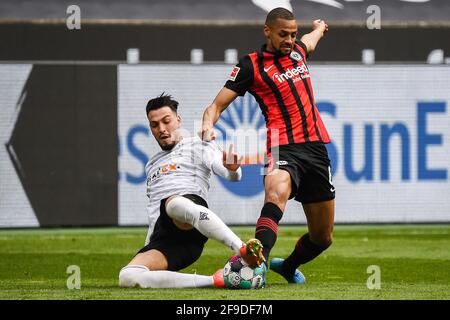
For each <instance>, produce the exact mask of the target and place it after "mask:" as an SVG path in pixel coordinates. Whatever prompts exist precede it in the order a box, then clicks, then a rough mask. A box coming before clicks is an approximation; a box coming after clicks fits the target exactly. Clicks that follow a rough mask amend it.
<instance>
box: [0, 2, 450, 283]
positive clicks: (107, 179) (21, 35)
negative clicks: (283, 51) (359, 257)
mask: <svg viewBox="0 0 450 320" xmlns="http://www.w3.org/2000/svg"><path fill="white" fill-rule="evenodd" d="M74 4H75V5H76V6H78V7H77V8H79V14H80V17H81V20H80V21H78V22H80V27H81V28H79V29H78V28H77V27H76V23H77V20H76V19H77V17H78V16H77V12H78V11H77V10H78V9H77V8H74V7H70V5H74ZM280 5H282V6H291V8H292V9H293V11H294V14H295V15H296V18H297V21H298V22H299V30H300V34H303V33H306V32H309V31H310V30H311V23H312V20H313V19H316V18H321V19H324V20H325V21H326V22H327V23H328V24H329V26H330V32H329V33H328V34H327V35H326V36H325V38H324V39H322V41H321V42H320V43H319V47H318V48H317V50H316V52H314V53H313V54H312V55H311V57H310V59H309V66H310V69H311V72H312V82H313V87H314V92H315V99H316V103H317V105H318V108H319V109H320V112H321V114H322V117H323V118H324V121H325V124H326V125H327V128H328V130H329V132H330V134H331V137H332V140H333V143H332V144H330V145H328V146H327V148H328V150H329V153H330V157H331V159H332V164H333V175H334V184H335V186H336V190H337V193H336V195H337V196H336V197H337V200H336V223H337V224H361V223H364V224H366V223H370V224H379V223H383V224H385V223H395V224H398V223H400V224H407V223H432V224H443V229H440V230H441V231H442V230H444V231H443V232H444V233H440V234H441V235H443V237H444V239H445V240H446V241H448V237H449V236H448V225H447V224H448V223H449V222H450V198H449V197H448V194H449V191H450V180H449V179H450V178H449V170H450V166H449V163H450V162H449V161H448V155H449V154H450V110H449V108H448V103H449V101H450V42H449V41H448V39H450V20H449V18H448V13H449V12H450V3H449V2H448V1H445V0H430V1H426V0H425V1H412V0H409V1H408V0H395V1H389V0H374V1H365V0H361V1H355V0H352V1H350V0H339V1H333V0H293V1H281V0H280V1H256V0H255V1H250V0H248V1H238V0H231V1H206V0H187V1H181V0H177V1H159V0H155V1H144V0H133V1H121V0H111V1H102V0H96V1H87V0H78V1H76V2H68V1H57V0H42V1H39V2H35V1H13V0H3V1H1V2H0V140H1V141H0V142H1V144H0V145H1V147H0V228H3V229H9V228H46V227H87V226H89V227H105V226H108V227H115V226H144V227H145V226H146V223H147V214H146V211H145V205H146V200H147V198H146V195H145V171H144V166H145V163H146V161H147V160H148V159H149V158H151V156H152V154H154V153H155V152H157V151H158V146H157V144H156V143H155V141H154V140H153V138H152V137H151V133H150V131H149V128H148V124H147V121H146V118H145V113H144V109H145V108H144V106H145V104H146V102H147V100H148V99H149V98H151V97H154V96H156V95H158V94H160V93H161V92H163V91H165V92H167V93H169V94H171V95H173V96H174V97H175V98H176V99H177V100H178V101H179V102H180V109H179V112H180V114H181V116H182V117H183V119H184V127H185V128H186V129H188V130H189V131H190V132H192V133H194V132H195V131H196V130H198V128H199V125H200V121H201V114H202V111H203V110H204V108H205V107H206V106H207V105H208V103H210V102H211V101H212V99H213V98H214V95H215V94H216V93H217V92H218V90H219V89H220V88H221V87H222V86H223V84H224V83H225V81H226V79H227V77H228V75H229V73H230V72H231V70H232V66H233V65H234V64H235V63H236V62H237V59H238V58H239V57H241V56H243V55H244V54H246V53H248V52H250V51H252V50H258V49H259V48H260V46H261V45H262V44H263V43H264V38H263V35H262V25H263V22H264V18H265V16H266V13H267V10H268V9H270V8H269V7H270V6H272V7H276V6H280ZM374 5H375V7H374ZM377 8H379V9H381V29H378V28H376V27H375V28H374V23H375V25H376V22H377V21H376V20H374V19H376V12H377ZM227 110H228V111H227V112H226V113H225V114H224V116H223V117H222V120H221V121H220V122H219V124H218V126H217V129H218V131H219V133H220V139H219V142H221V143H224V144H227V143H231V142H232V143H234V145H235V146H237V149H238V151H239V152H240V153H241V154H244V155H245V156H246V157H247V159H250V160H251V159H253V160H254V159H258V158H259V157H260V156H261V154H262V153H263V152H264V141H265V134H264V123H263V117H262V115H261V114H260V111H259V109H258V107H257V104H256V102H255V101H254V99H253V98H252V97H251V96H250V95H249V94H248V93H247V94H246V96H244V97H242V98H239V99H238V100H236V102H235V103H233V104H232V105H231V106H230V107H229V108H228V109H227ZM227 129H228V131H227ZM229 129H233V130H235V131H234V132H232V131H229ZM236 132H237V133H236ZM243 137H244V138H243ZM209 202H210V206H211V208H212V209H213V210H214V211H215V212H217V213H218V215H219V216H220V217H222V219H223V220H224V221H225V222H227V223H228V224H230V225H247V226H253V225H254V224H255V221H256V219H257V217H258V216H259V210H260V208H261V205H262V203H263V186H262V177H261V175H260V165H259V164H258V163H254V162H253V163H252V164H251V165H248V166H246V167H245V168H244V180H243V182H242V183H239V184H236V185H230V184H228V183H226V181H222V180H221V179H220V178H218V177H213V178H212V187H211V193H210V198H209ZM283 223H284V224H295V225H297V224H304V223H305V218H304V215H303V213H302V211H301V207H300V206H299V204H298V203H289V205H288V207H287V210H286V213H285V216H284V218H283V220H282V224H283ZM250 229H251V228H250ZM250 229H249V230H250ZM441 231H439V232H441ZM5 232H7V231H6V230H3V233H4V235H5V237H7V233H5ZM30 232H31V231H30ZM124 232H125V233H126V232H128V231H126V230H125V229H124ZM439 232H438V233H439ZM119 233H120V231H119ZM0 234H1V232H0ZM30 234H31V233H30ZM143 240H144V236H142V241H143ZM445 257H446V258H445ZM445 257H444V261H446V263H447V266H448V263H449V260H448V256H445ZM445 277H447V278H446V279H447V285H448V272H447V275H446V276H445Z"/></svg>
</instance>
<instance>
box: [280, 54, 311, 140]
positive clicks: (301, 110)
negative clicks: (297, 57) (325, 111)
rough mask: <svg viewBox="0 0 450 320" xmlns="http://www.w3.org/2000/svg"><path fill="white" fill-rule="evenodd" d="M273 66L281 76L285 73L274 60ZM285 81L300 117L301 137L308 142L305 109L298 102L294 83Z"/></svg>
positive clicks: (288, 80)
mask: <svg viewBox="0 0 450 320" xmlns="http://www.w3.org/2000/svg"><path fill="white" fill-rule="evenodd" d="M274 64H275V66H276V67H277V69H278V71H279V72H280V73H281V74H283V73H285V72H286V70H285V69H284V68H283V66H282V65H281V63H280V61H279V60H278V59H275V60H274ZM294 66H295V65H294ZM295 67H296V66H295ZM286 81H287V83H288V84H289V88H291V92H292V95H293V96H294V99H295V103H296V104H297V107H298V110H299V112H300V117H301V118H302V119H301V121H302V128H303V137H304V139H305V142H309V132H308V126H307V119H306V114H305V107H304V106H303V104H302V101H301V100H300V96H299V95H298V92H297V88H296V87H295V84H294V81H292V79H291V78H286Z"/></svg>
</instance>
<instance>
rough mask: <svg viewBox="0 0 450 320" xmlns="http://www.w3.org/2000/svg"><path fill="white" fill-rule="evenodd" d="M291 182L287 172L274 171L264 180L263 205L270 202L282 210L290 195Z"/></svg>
mask: <svg viewBox="0 0 450 320" xmlns="http://www.w3.org/2000/svg"><path fill="white" fill-rule="evenodd" d="M291 188H292V181H291V176H290V174H289V172H287V171H286V170H281V169H275V170H273V171H272V172H271V173H270V174H268V175H266V176H265V178H264V192H265V197H264V203H268V202H272V203H275V204H276V205H278V206H279V207H280V209H281V210H284V207H285V205H286V202H287V201H288V199H289V196H290V194H291Z"/></svg>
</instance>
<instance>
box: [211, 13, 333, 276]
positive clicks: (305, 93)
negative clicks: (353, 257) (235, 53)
mask: <svg viewBox="0 0 450 320" xmlns="http://www.w3.org/2000/svg"><path fill="white" fill-rule="evenodd" d="M327 31H328V25H327V24H326V23H325V22H324V21H322V20H315V21H314V22H313V31H312V32H310V33H308V34H305V35H303V36H302V37H301V40H300V41H298V40H297V34H298V30H297V23H296V21H295V18H294V15H293V14H292V13H291V12H290V11H289V10H286V9H284V8H276V9H274V10H272V11H271V12H269V14H268V15H267V18H266V22H265V25H264V35H265V37H266V40H267V41H266V44H265V45H264V46H263V47H262V49H261V51H259V52H252V53H250V54H247V55H246V56H244V57H243V58H242V59H241V60H240V61H239V63H238V64H237V65H236V66H235V67H234V69H233V71H232V72H231V75H230V78H229V80H228V81H227V82H226V84H225V86H224V88H222V89H221V91H220V92H219V94H218V95H217V97H216V98H215V99H214V101H213V103H212V104H211V105H210V106H209V107H208V108H206V110H205V112H204V114H203V124H202V136H203V139H204V140H212V139H215V132H214V129H213V126H214V124H215V123H216V122H217V121H218V119H219V117H220V114H221V113H222V112H223V111H224V110H225V109H226V108H227V106H228V105H229V104H230V103H231V102H232V101H233V100H234V99H236V98H237V97H238V96H242V95H244V94H245V92H247V91H248V92H249V93H250V94H252V95H253V96H254V97H255V99H256V101H257V102H258V104H259V106H260V108H261V111H262V113H263V115H264V117H265V119H266V127H267V157H266V158H267V162H266V168H267V169H268V173H267V174H266V175H265V176H264V191H265V199H264V206H263V208H262V210H261V216H260V218H259V219H258V221H257V224H256V232H255V233H256V235H255V236H256V238H257V239H259V240H260V241H261V242H262V244H263V246H264V249H263V254H264V256H265V258H266V261H269V260H268V256H269V253H270V250H271V249H272V247H273V246H274V245H275V242H276V239H277V234H278V223H279V221H280V220H281V218H282V216H283V211H284V210H285V206H286V203H287V201H288V200H289V199H292V198H294V199H295V200H297V201H299V202H301V203H302V206H303V209H304V212H305V215H306V219H307V223H308V233H306V234H304V235H303V236H302V237H300V239H299V240H298V242H297V244H296V246H295V248H294V250H293V251H292V253H291V254H290V256H289V257H287V258H286V259H280V258H274V259H272V260H271V261H270V266H269V267H270V269H272V270H274V271H275V272H277V273H279V274H281V275H282V276H283V277H284V278H285V279H286V280H287V281H288V282H289V283H298V284H301V283H304V282H305V278H304V276H303V274H302V273H301V272H300V271H299V270H298V269H297V268H298V267H299V266H300V265H302V264H305V263H307V262H309V261H311V260H312V259H314V258H315V257H317V256H318V255H319V254H320V253H321V252H323V251H324V250H325V249H327V248H328V247H329V246H330V245H331V242H332V233H333V224H334V197H335V189H334V186H333V184H332V180H331V170H330V160H329V157H328V153H327V150H326V148H325V144H326V143H329V142H330V138H329V136H328V133H327V130H326V129H325V126H324V124H323V122H322V119H321V117H320V115H319V112H318V110H317V108H316V105H315V102H314V95H313V90H312V86H311V79H310V73H309V69H308V67H307V65H306V60H307V58H308V55H309V54H310V53H311V52H313V51H314V49H315V48H316V46H317V43H318V42H319V40H320V39H321V38H322V37H323V35H324V34H325V33H326V32H327Z"/></svg>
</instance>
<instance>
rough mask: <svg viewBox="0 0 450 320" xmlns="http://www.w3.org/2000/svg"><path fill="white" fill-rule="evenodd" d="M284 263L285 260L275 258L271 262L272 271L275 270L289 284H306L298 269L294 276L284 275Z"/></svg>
mask: <svg viewBox="0 0 450 320" xmlns="http://www.w3.org/2000/svg"><path fill="white" fill-rule="evenodd" d="M283 262H284V259H280V258H273V259H272V260H270V270H273V271H275V272H276V273H278V274H280V275H282V276H283V278H285V279H286V281H287V282H288V283H296V284H305V283H306V278H305V276H304V275H303V273H301V272H300V270H298V269H296V270H295V272H294V274H292V275H285V274H283Z"/></svg>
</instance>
